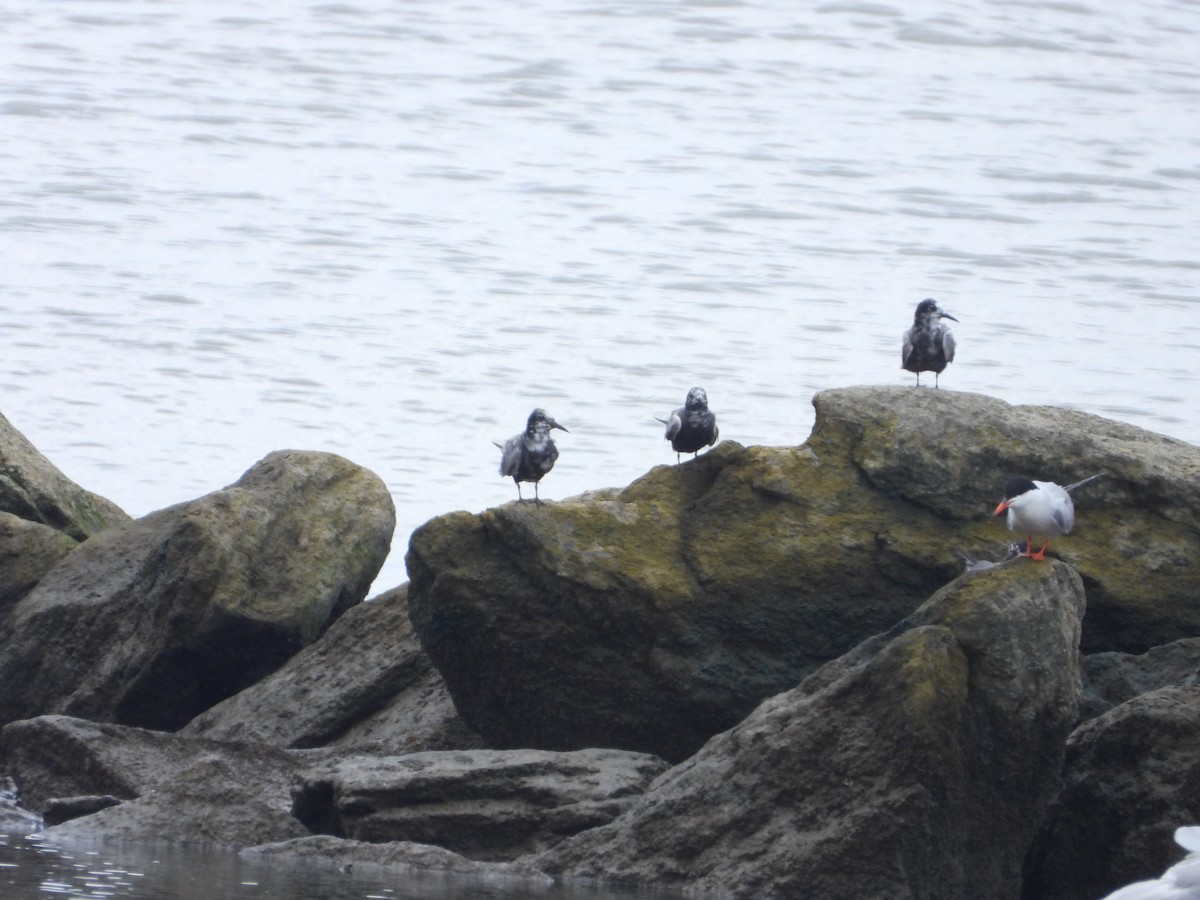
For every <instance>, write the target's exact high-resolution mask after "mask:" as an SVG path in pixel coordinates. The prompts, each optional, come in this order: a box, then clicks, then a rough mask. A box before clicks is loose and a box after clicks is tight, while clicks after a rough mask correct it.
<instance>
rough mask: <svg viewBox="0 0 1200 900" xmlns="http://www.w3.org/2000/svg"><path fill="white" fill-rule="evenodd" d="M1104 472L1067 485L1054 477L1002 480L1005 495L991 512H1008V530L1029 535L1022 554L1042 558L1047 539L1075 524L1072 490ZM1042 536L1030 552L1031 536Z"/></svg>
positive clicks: (1064, 532)
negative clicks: (1050, 478) (1037, 544)
mask: <svg viewBox="0 0 1200 900" xmlns="http://www.w3.org/2000/svg"><path fill="white" fill-rule="evenodd" d="M1103 474H1104V473H1103V472H1101V473H1099V474H1097V475H1091V476H1089V477H1088V478H1085V479H1083V481H1076V482H1075V483H1074V484H1068V485H1067V486H1066V487H1063V486H1061V485H1058V484H1055V483H1054V482H1053V481H1034V480H1032V479H1030V478H1010V479H1008V480H1007V481H1006V482H1004V499H1003V500H1001V501H1000V504H999V505H998V506H997V507H996V511H995V512H994V513H992V515H993V516H998V515H1000V513H1002V512H1007V513H1008V530H1009V531H1016V532H1018V533H1020V532H1024V533H1025V534H1026V535H1027V536H1028V537H1027V541H1026V544H1025V552H1024V553H1022V554H1021V556H1024V557H1028V558H1030V559H1045V558H1046V548H1047V547H1049V546H1050V539H1051V538H1056V537H1058V536H1059V535H1060V534H1070V533H1071V529H1072V528H1073V527H1074V526H1075V502H1074V501H1073V500H1072V499H1071V491H1073V490H1075V489H1076V488H1079V487H1082V486H1083V485H1085V484H1087V483H1088V482H1090V481H1095V480H1096V479H1097V478H1099V477H1100V476H1101V475H1103ZM1035 535H1036V536H1038V537H1040V538H1042V539H1043V543H1042V548H1041V549H1040V550H1038V551H1037V552H1036V553H1034V552H1033V538H1034V536H1035Z"/></svg>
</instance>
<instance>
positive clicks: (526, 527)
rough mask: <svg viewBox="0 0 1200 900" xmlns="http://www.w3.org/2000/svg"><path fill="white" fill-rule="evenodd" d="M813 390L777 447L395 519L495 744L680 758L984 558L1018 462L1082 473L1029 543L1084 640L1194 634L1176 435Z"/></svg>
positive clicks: (433, 626) (459, 678) (440, 645)
mask: <svg viewBox="0 0 1200 900" xmlns="http://www.w3.org/2000/svg"><path fill="white" fill-rule="evenodd" d="M814 405H815V406H816V411H817V416H816V424H815V427H814V430H813V434H812V436H811V437H810V439H809V440H808V441H807V442H806V443H805V444H804V445H802V446H800V447H777V448H773V447H749V448H747V447H742V446H741V445H739V444H737V443H735V442H732V441H726V442H724V443H722V444H720V445H718V446H717V447H716V448H715V449H714V450H713V451H711V452H710V453H708V454H706V455H704V456H702V457H700V458H698V459H696V460H694V461H691V462H688V463H685V464H683V465H680V466H659V467H656V468H654V469H652V470H650V471H649V472H648V473H647V474H646V475H645V476H643V477H642V478H640V479H638V480H637V481H635V482H634V483H633V484H631V485H630V486H629V487H628V488H625V489H624V490H606V491H597V492H593V493H590V494H586V495H583V496H581V497H578V498H573V499H571V500H568V501H566V502H562V503H548V504H545V505H543V506H541V507H538V506H534V505H531V504H530V505H518V504H515V503H514V504H509V505H507V506H503V507H499V508H496V509H491V510H487V511H486V512H484V513H482V514H480V515H471V514H467V513H454V514H451V515H448V516H443V517H440V518H437V519H434V520H432V521H431V522H429V523H427V524H426V525H424V526H423V527H422V528H420V529H418V530H417V532H416V533H415V534H414V535H413V538H412V541H411V544H410V547H409V553H408V557H407V562H408V566H409V574H410V577H411V579H412V584H411V604H412V617H413V622H414V624H415V625H416V628H417V632H418V635H419V636H420V638H421V640H422V643H423V644H424V646H425V647H426V649H427V650H428V651H429V653H430V655H431V657H432V658H433V660H434V662H435V664H436V665H437V666H438V668H439V669H440V670H441V671H442V674H443V675H444V676H445V678H446V681H447V684H448V685H449V687H450V690H451V692H452V694H453V696H454V699H455V702H456V704H457V705H458V707H459V710H460V712H461V713H462V714H463V717H464V719H465V720H466V721H467V722H468V724H470V725H471V726H472V727H474V728H475V729H476V730H478V731H479V732H480V733H481V734H483V735H484V737H485V738H487V739H488V740H489V741H490V742H492V743H493V745H495V746H502V747H517V746H522V747H523V746H532V747H542V748H547V749H573V748H578V747H587V746H618V747H623V748H628V749H637V750H644V751H647V752H652V753H656V754H659V755H661V756H664V757H666V758H668V759H681V758H683V757H685V756H687V755H689V754H690V753H692V752H693V751H694V750H695V749H696V748H697V747H699V746H700V744H702V743H703V742H704V740H705V739H706V738H707V737H709V736H710V735H712V734H714V733H716V732H718V731H720V730H722V729H724V728H728V727H729V726H731V725H733V724H734V723H736V722H737V721H739V720H740V719H741V718H742V717H744V716H745V715H746V714H747V713H748V712H749V711H750V710H751V709H753V708H754V706H755V705H756V704H757V703H758V702H760V701H761V700H762V699H763V698H765V697H768V696H770V695H772V694H775V693H778V692H780V691H783V690H787V689H788V688H790V687H792V686H794V685H795V684H797V683H798V682H799V681H800V680H801V679H802V678H803V677H805V676H806V675H807V674H809V673H810V672H812V671H813V670H814V669H815V668H816V667H818V666H820V665H821V664H822V663H824V662H826V661H827V660H830V659H833V658H834V657H836V656H838V655H840V654H842V653H844V652H845V651H846V650H848V649H849V648H850V647H852V646H854V645H855V644H856V643H858V642H859V641H861V640H862V639H863V638H865V637H867V636H869V635H871V634H874V633H877V632H880V631H883V630H884V629H886V628H888V627H889V626H890V625H891V624H893V623H894V622H896V621H898V620H899V619H901V618H903V617H904V616H905V615H907V614H908V613H909V612H911V611H912V610H913V609H914V608H916V606H917V605H918V604H920V603H921V602H923V601H924V600H925V598H927V597H928V596H929V595H930V594H932V593H933V592H934V591H935V590H937V588H939V587H940V586H941V585H943V584H945V583H947V582H948V581H950V580H951V579H952V578H953V577H954V576H955V575H957V574H958V572H959V571H961V559H960V558H959V556H958V555H957V551H958V550H960V549H961V550H966V551H969V552H970V553H971V554H972V555H974V556H977V557H984V558H988V557H990V558H993V559H996V558H999V557H1000V556H1001V555H1002V548H1003V545H1005V544H1006V543H1007V542H1008V541H1009V540H1010V539H1011V537H1012V536H1011V535H1010V534H1009V533H1008V532H1007V531H1006V530H1005V527H1004V523H1003V521H1002V520H997V519H994V518H993V517H992V515H991V514H992V510H993V509H994V508H995V505H996V503H997V502H998V501H999V500H1000V499H1001V495H1002V488H1003V484H1004V481H1005V479H1006V478H1007V477H1009V476H1011V475H1018V474H1023V475H1030V476H1033V477H1037V478H1039V479H1046V480H1052V481H1058V482H1060V483H1069V482H1072V481H1076V480H1079V479H1081V478H1083V477H1086V476H1088V475H1092V474H1094V473H1097V472H1104V473H1105V477H1104V478H1102V479H1100V480H1098V481H1096V482H1093V483H1091V484H1089V485H1087V486H1086V487H1085V488H1083V489H1081V490H1080V491H1079V492H1078V493H1077V495H1076V497H1075V500H1076V506H1077V524H1076V532H1075V533H1074V534H1072V535H1070V536H1065V537H1063V538H1060V539H1058V540H1056V541H1055V542H1054V544H1053V545H1052V547H1051V554H1052V555H1056V554H1057V555H1059V556H1060V557H1061V558H1062V559H1065V560H1067V561H1069V562H1070V563H1071V564H1072V565H1073V566H1074V567H1075V568H1076V569H1077V570H1078V571H1079V572H1080V574H1081V575H1082V577H1083V579H1084V583H1085V584H1086V585H1087V588H1088V596H1089V615H1088V618H1087V620H1086V621H1085V624H1084V644H1085V646H1086V647H1087V648H1088V649H1089V650H1108V649H1114V650H1137V649H1144V648H1145V647H1147V646H1153V645H1155V644H1158V643H1163V642H1165V641H1169V640H1174V639H1176V638H1179V637H1182V636H1186V635H1190V634H1195V633H1197V632H1200V604H1196V603H1194V602H1193V599H1194V597H1195V586H1194V585H1195V582H1194V570H1193V569H1192V568H1191V567H1190V562H1189V561H1192V560H1195V559H1197V558H1200V557H1198V555H1197V554H1198V552H1200V528H1198V527H1197V523H1198V522H1200V480H1198V479H1197V478H1196V476H1197V475H1198V474H1200V450H1197V448H1195V447H1193V446H1191V445H1190V444H1185V443H1182V442H1180V441H1173V440H1171V439H1168V438H1164V437H1160V436H1157V435H1153V434H1150V433H1148V432H1145V431H1141V430H1139V429H1136V428H1133V427H1131V426H1125V425H1121V424H1119V423H1115V422H1110V421H1107V420H1105V419H1101V418H1098V417H1095V416H1089V415H1085V414H1083V413H1076V412H1073V411H1070V410H1061V409H1048V408H1041V407H1033V408H1029V407H1013V406H1010V405H1008V404H1005V403H1003V402H1001V401H998V400H993V399H990V398H987V397H982V396H977V395H972V394H964V393H956V392H952V391H930V390H916V389H912V388H847V389H841V390H832V391H826V392H824V393H821V394H818V395H817V396H816V398H815V399H814ZM1031 565H1032V564H1031Z"/></svg>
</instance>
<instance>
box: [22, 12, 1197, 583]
mask: <svg viewBox="0 0 1200 900" xmlns="http://www.w3.org/2000/svg"><path fill="white" fill-rule="evenodd" d="M1198 34H1200V5H1198V4H1197V3H1196V2H1190V0H1151V2H1145V3H1138V4H1112V3H1100V2H1098V0H1092V2H1074V0H1066V2H1053V3H1033V2H1022V0H1007V2H1006V0H961V2H950V0H947V2H928V0H926V2H921V0H917V2H909V3H905V4H902V5H901V4H895V5H893V4H889V3H882V2H867V0H857V2H856V0H849V2H838V0H834V2H825V3H816V4H797V3H794V2H784V0H763V2H738V0H691V2H654V0H638V2H622V0H587V2H562V0H559V2H555V0H529V2H525V3H522V4H504V5H502V6H497V5H495V4H475V3H469V2H449V3H446V2H437V3H434V2H422V0H405V2H397V0H388V2H383V0H352V2H298V0H270V2H266V0H238V2H236V3H234V2H227V0H218V2H207V3H199V2H192V3H187V2H182V0H170V2H168V0H108V2H106V0H73V2H66V0H9V2H7V3H5V4H4V6H3V8H2V9H0V135H2V136H3V141H2V142H0V188H2V190H0V254H2V257H0V258H2V260H3V268H2V270H0V271H3V273H4V288H3V294H2V295H0V347H2V348H3V352H2V353H0V412H3V413H4V414H5V415H7V416H8V417H9V419H10V420H11V421H12V422H13V424H14V425H15V426H16V427H17V428H19V429H20V430H21V431H23V432H24V433H25V434H26V435H27V436H28V437H29V438H30V439H31V440H32V441H33V442H34V443H35V444H36V445H37V446H38V447H39V448H40V449H41V450H42V451H43V452H44V453H45V454H46V455H47V456H49V457H50V459H51V460H53V461H54V462H55V463H56V464H57V465H58V466H59V467H60V468H62V469H63V470H64V471H65V472H66V473H67V475H69V476H70V477H71V478H73V479H74V480H76V481H77V482H79V483H81V484H83V485H84V486H86V487H88V488H89V489H91V490H94V491H96V492H98V493H100V494H103V495H105V496H107V497H109V498H111V499H112V500H114V501H115V502H117V503H118V504H120V505H121V506H122V507H124V508H125V509H126V510H127V511H128V512H130V513H131V514H134V515H142V514H144V513H146V512H149V511H151V510H153V509H157V508H160V507H163V506H166V505H168V504H171V503H175V502H179V501H182V500H187V499H192V498H194V497H197V496H199V495H201V494H203V493H206V492H208V491H211V490H214V489H217V488H219V487H222V486H224V485H226V484H228V483H230V482H232V481H234V480H236V479H237V478H238V477H239V476H240V474H241V473H242V472H243V471H245V469H247V468H248V467H249V466H250V465H252V464H253V463H254V462H255V461H256V460H257V459H259V458H261V457H262V456H263V455H265V454H266V453H268V452H270V451H272V450H275V449H280V448H284V447H295V448H302V449H313V450H330V451H334V452H337V453H340V454H343V455H345V456H347V457H349V458H350V459H353V460H355V461H356V462H358V463H361V464H362V465H365V466H367V467H369V468H370V469H372V470H373V471H375V472H376V473H378V474H379V475H380V477H382V478H383V479H384V480H385V481H386V483H387V484H388V486H389V488H390V490H391V493H392V495H393V497H394V498H395V501H396V506H397V513H398V526H397V530H396V538H395V542H394V545H393V552H392V555H391V557H390V558H389V560H388V562H387V564H386V566H385V568H384V570H383V572H382V573H381V574H380V577H379V579H378V581H377V582H376V591H380V590H383V589H385V588H388V587H391V586H394V585H396V584H398V583H400V582H402V581H404V580H405V572H404V565H403V552H404V549H405V547H406V545H407V541H408V537H409V534H410V533H411V532H412V530H413V528H415V527H416V526H417V525H419V524H420V523H422V522H424V521H426V520H427V519H429V518H430V517H432V516H434V515H438V514H441V513H444V512H448V511H450V510H454V509H468V510H481V509H484V508H486V507H489V506H494V505H496V504H500V503H505V502H508V501H509V500H511V499H514V498H515V493H516V492H515V490H514V486H513V484H512V483H511V481H508V480H505V479H502V478H500V477H499V475H498V474H497V473H496V465H497V463H498V451H497V450H496V449H495V447H493V446H492V444H491V441H493V440H503V439H504V438H506V437H508V436H510V435H511V434H513V433H515V432H517V431H519V430H520V429H521V427H522V426H523V423H524V420H525V417H526V416H527V415H528V413H529V411H530V409H531V408H532V407H534V406H535V405H539V406H544V407H545V408H547V410H548V411H549V412H550V413H551V414H552V415H554V416H555V417H556V418H557V419H558V420H559V421H560V422H562V423H564V424H565V425H566V426H567V427H568V428H570V429H571V431H570V433H569V434H562V435H561V436H560V437H559V441H558V443H559V447H560V449H561V453H562V455H561V458H560V460H559V462H558V465H557V467H556V468H555V470H554V471H553V472H552V473H551V474H550V475H549V476H547V478H546V480H545V481H544V482H543V484H542V491H541V492H542V496H543V497H544V498H549V499H558V498H563V497H567V496H570V495H573V494H577V493H580V492H582V491H585V490H588V489H591V488H597V487H604V486H612V485H624V484H627V483H628V482H629V481H631V480H632V479H634V478H636V477H638V476H639V475H640V474H642V473H644V472H645V471H646V470H647V469H648V468H650V467H651V466H653V465H656V464H660V463H668V462H673V461H674V455H673V454H672V453H671V452H670V450H669V448H668V447H667V446H666V445H665V444H664V443H663V441H662V438H661V426H660V425H659V424H658V423H656V422H655V421H654V419H653V416H654V415H665V414H666V413H667V412H669V410H671V409H672V408H674V407H676V406H678V405H680V404H681V403H682V401H683V397H684V394H685V393H686V392H687V389H688V388H689V387H691V386H693V385H702V386H704V387H705V388H706V389H707V391H708V395H709V399H710V402H711V405H712V408H713V409H714V410H715V411H716V413H717V415H718V418H719V422H720V427H721V434H722V436H723V437H726V438H732V439H735V440H737V441H739V442H741V443H743V444H772V445H783V444H795V443H799V442H801V441H803V440H804V439H805V438H806V437H807V435H808V433H809V430H810V428H811V426H812V407H811V398H812V395H813V394H814V393H815V392H817V391H819V390H823V389H826V388H832V387H838V386H846V385H852V384H864V383H870V384H901V385H904V384H911V383H912V381H913V377H912V376H911V375H909V374H908V373H906V372H903V371H901V370H900V369H899V341H900V334H901V332H902V331H903V330H904V328H905V327H907V325H908V324H909V322H910V321H911V316H912V310H913V307H914V306H915V305H916V303H917V302H918V301H919V300H920V299H921V298H923V297H926V296H932V297H936V298H937V299H938V300H939V301H940V302H941V303H942V305H943V306H944V307H946V308H947V309H949V310H950V311H951V312H952V313H954V314H955V315H956V316H957V317H958V318H959V319H960V320H961V321H960V324H958V325H956V326H955V331H956V334H957V337H958V343H959V354H958V359H957V360H956V361H955V363H954V364H953V365H952V366H951V367H950V369H949V370H948V371H947V372H945V373H944V375H943V377H942V382H943V388H944V389H954V390H963V391H975V392H980V393H984V394H989V395H992V396H996V397H1000V398H1002V399H1004V400H1006V401H1009V402H1011V403H1033V404H1055V405H1060V406H1064V407H1071V408H1075V409H1082V410H1086V411H1089V412H1093V413H1097V414H1100V415H1104V416H1108V417H1111V418H1116V419H1120V420H1122V421H1126V422H1130V423H1133V424H1135V425H1139V426H1142V427H1144V428H1148V429H1152V430H1154V431H1158V432H1161V433H1164V434H1167V435H1171V436H1174V437H1177V438H1181V439H1183V440H1186V441H1191V442H1197V441H1200V415H1197V413H1196V406H1195V402H1194V398H1195V397H1196V396H1197V393H1198V389H1200V287H1198V286H1197V276H1198V275H1200V257H1198V256H1197V254H1196V246H1197V236H1198V235H1200V229H1198V227H1197V226H1198V225H1200V204H1198V203H1197V200H1198V189H1200V124H1198V123H1200V109H1198V106H1200V102H1198V101H1200V41H1198V40H1197V36H1198ZM558 434H559V433H558V432H556V435H558ZM1028 474H1031V475H1035V476H1036V475H1044V474H1050V475H1053V476H1057V477H1059V478H1069V477H1071V476H1072V474H1078V475H1080V476H1082V475H1086V474H1088V473H1087V472H1080V473H1040V472H1030V473H1028ZM997 491H999V486H997ZM986 512H987V510H983V511H981V515H982V514H986Z"/></svg>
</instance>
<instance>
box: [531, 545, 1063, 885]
mask: <svg viewBox="0 0 1200 900" xmlns="http://www.w3.org/2000/svg"><path fill="white" fill-rule="evenodd" d="M1083 607H1084V601H1083V590H1082V585H1081V584H1080V581H1079V578H1078V576H1077V575H1076V574H1075V573H1074V572H1073V571H1072V570H1071V569H1070V568H1069V567H1068V566H1065V565H1063V564H1062V563H1058V562H1054V563H1050V564H1048V565H1045V566H1032V565H1028V564H1025V563H1022V562H1014V563H1009V564H1006V565H1003V566H998V567H995V568H992V569H989V570H987V571H984V572H980V573H977V574H974V575H969V576H965V577H964V578H963V579H961V580H959V581H956V582H954V583H953V584H951V585H949V586H947V587H946V588H945V589H943V590H942V591H939V592H938V593H937V594H935V595H934V596H933V597H931V598H930V599H929V601H928V602H927V603H926V604H924V605H923V606H922V607H921V608H920V609H919V610H918V611H917V612H916V613H915V614H914V615H913V616H911V617H910V618H908V619H906V620H905V621H904V622H902V623H901V624H899V625H897V626H896V627H895V628H893V629H891V630H890V631H889V632H887V633H885V634H883V635H880V636H878V637H876V638H873V639H871V640H869V641H867V642H865V643H864V644H862V645H860V646H859V647H858V648H856V649H855V650H854V652H852V653H850V654H848V655H847V656H845V657H843V658H842V659H839V660H837V661H836V662H833V663H830V664H829V665H827V666H825V667H824V668H822V669H821V670H819V671H818V672H817V673H815V674H814V675H813V676H811V677H810V678H808V679H806V680H805V681H804V682H803V683H801V684H800V686H799V687H797V688H795V689H794V690H792V691H788V692H786V693H783V694H780V695H778V696H776V697H773V698H771V699H770V700H768V701H766V702H765V703H763V704H762V705H761V706H760V707H759V708H758V709H756V710H755V711H754V712H753V713H752V714H751V715H750V716H749V717H748V718H747V719H746V720H745V721H744V722H742V723H741V724H740V725H738V726H737V727H735V728H733V729H731V730H729V731H727V732H725V733H724V734H721V735H718V736H717V737H715V738H713V739H712V740H711V741H709V742H708V744H706V745H705V746H704V747H703V748H702V749H701V750H700V752H699V753H697V754H696V755H695V756H694V757H693V758H692V759H689V760H688V761H687V762H685V763H682V764H680V765H678V766H676V767H675V768H674V769H672V770H671V771H670V772H668V773H667V774H666V775H664V776H663V777H661V778H660V779H658V780H657V781H656V782H655V783H654V784H653V785H652V786H651V788H650V789H649V790H648V791H647V792H646V793H645V794H644V795H643V796H642V797H641V798H640V799H638V800H637V801H636V802H635V803H634V805H633V806H632V808H631V809H630V810H629V811H628V812H627V813H625V814H624V815H622V816H621V817H620V818H618V819H616V820H615V821H614V822H612V823H611V824H609V825H605V826H601V827H599V828H594V829H592V830H590V831H587V832H584V833H582V834H579V835H577V836H576V837H574V838H570V839H568V840H566V841H564V842H563V843H561V844H559V845H558V846H556V847H554V848H552V849H550V850H549V851H547V852H546V853H544V854H542V855H540V856H538V857H536V858H534V859H532V860H530V862H532V863H533V864H534V865H537V866H538V867H539V868H544V869H545V870H546V871H548V872H551V873H552V874H560V875H565V876H568V877H586V878H597V879H601V880H616V881H626V882H635V883H639V884H655V885H666V886H674V887H680V888H686V889H688V890H707V891H712V892H714V893H716V894H717V895H719V896H730V897H747V898H749V897H753V898H786V897H821V898H823V900H836V898H853V900H861V898H862V897H872V898H911V897H924V898H931V900H936V898H946V900H960V898H963V897H1015V896H1017V895H1018V894H1019V892H1020V885H1021V864H1022V860H1023V857H1024V855H1025V851H1026V848H1027V847H1028V845H1029V843H1030V840H1031V838H1032V836H1033V833H1034V831H1035V829H1036V827H1037V823H1038V821H1039V820H1040V818H1041V815H1042V812H1043V810H1044V809H1045V808H1046V806H1047V804H1049V802H1050V801H1051V799H1052V798H1053V796H1054V792H1055V790H1056V789H1057V787H1058V778H1059V770H1060V766H1061V761H1062V752H1063V743H1064V740H1065V737H1066V735H1067V732H1068V731H1069V729H1070V727H1071V724H1072V723H1073V721H1074V719H1075V712H1076V704H1077V701H1078V698H1079V654H1078V641H1079V629H1080V619H1081V616H1082V614H1083Z"/></svg>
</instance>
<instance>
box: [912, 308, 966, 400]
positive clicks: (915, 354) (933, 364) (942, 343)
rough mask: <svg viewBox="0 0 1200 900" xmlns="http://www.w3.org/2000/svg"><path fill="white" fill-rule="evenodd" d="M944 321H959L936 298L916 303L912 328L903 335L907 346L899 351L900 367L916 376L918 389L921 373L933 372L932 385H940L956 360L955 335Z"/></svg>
mask: <svg viewBox="0 0 1200 900" xmlns="http://www.w3.org/2000/svg"><path fill="white" fill-rule="evenodd" d="M942 319H949V320H950V321H951V322H957V321H958V319H956V318H954V316H952V315H950V313H948V312H946V311H945V310H944V309H942V308H941V307H940V306H938V305H937V301H936V300H933V299H925V300H922V301H921V302H920V303H918V304H917V311H916V312H915V313H914V314H913V323H912V328H910V329H908V331H906V332H904V345H903V346H902V347H901V350H900V367H901V368H902V369H907V370H908V371H909V372H915V373H916V375H917V387H920V386H921V373H922V372H932V373H933V386H934V387H937V386H938V376H939V375H941V374H942V372H943V371H944V370H945V368H946V366H948V365H950V363H952V362H953V361H954V347H955V344H954V333H953V332H952V331H951V330H950V328H949V326H948V325H945V324H944V323H943V322H942Z"/></svg>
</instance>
